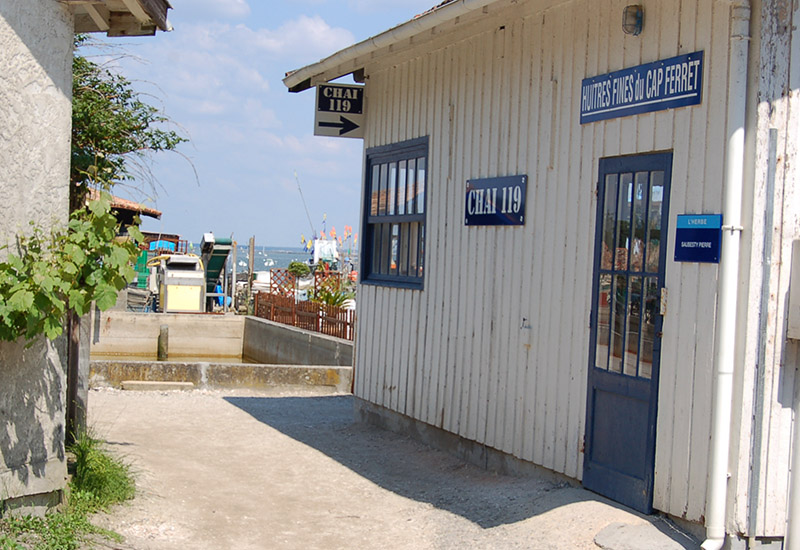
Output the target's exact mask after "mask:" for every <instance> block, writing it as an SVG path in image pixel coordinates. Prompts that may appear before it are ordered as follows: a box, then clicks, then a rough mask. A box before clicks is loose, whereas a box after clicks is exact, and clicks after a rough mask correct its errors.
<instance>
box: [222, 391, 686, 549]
mask: <svg viewBox="0 0 800 550" xmlns="http://www.w3.org/2000/svg"><path fill="white" fill-rule="evenodd" d="M225 400H226V401H227V402H228V403H230V404H232V405H234V406H236V407H238V408H239V409H241V410H243V411H245V412H246V413H248V414H250V415H251V416H253V417H254V418H255V419H256V420H258V421H260V422H263V423H264V424H267V425H268V426H270V427H272V428H274V429H276V430H278V431H280V432H282V433H283V434H285V435H287V436H289V437H291V438H293V439H295V440H297V441H300V442H302V443H304V444H306V445H308V446H310V447H312V448H314V449H316V450H318V451H320V452H322V453H324V454H325V455H327V456H329V457H330V458H332V459H334V460H336V461H337V462H339V463H340V464H342V465H344V466H345V467H347V468H349V469H350V470H352V471H354V472H356V473H357V474H359V475H360V476H363V477H365V478H367V479H369V480H370V481H372V482H373V483H375V484H377V485H379V486H380V487H382V488H384V489H386V490H389V491H392V492H393V493H395V494H398V495H401V496H404V497H407V498H410V499H414V500H416V501H419V502H427V503H429V504H431V505H432V506H434V507H436V508H439V509H442V510H446V511H448V512H451V513H453V514H457V515H459V516H461V517H463V518H465V519H467V520H469V521H471V522H473V523H475V524H477V525H480V526H481V527H482V528H484V529H489V528H492V527H497V526H500V525H505V524H513V523H517V522H520V521H523V520H526V519H528V518H531V517H534V516H536V515H540V514H545V513H547V512H548V511H550V510H553V509H555V508H559V507H562V506H569V505H572V504H576V503H580V502H586V501H599V502H603V503H606V504H608V505H610V506H614V507H617V508H621V509H625V508H624V507H621V506H619V505H617V504H614V503H611V502H609V501H607V500H605V499H603V498H602V497H599V496H597V495H595V494H593V493H590V492H588V491H585V490H583V489H579V488H575V487H570V486H569V485H567V484H558V485H557V484H554V483H552V482H550V481H546V480H543V479H537V478H533V477H511V476H502V475H495V474H492V473H489V472H486V471H484V470H481V469H479V468H477V467H474V466H471V465H468V464H465V463H463V462H461V461H459V460H458V459H456V458H454V457H451V456H450V455H447V454H446V453H444V452H441V451H438V450H435V449H431V448H430V447H427V446H425V445H422V444H420V443H418V442H416V441H413V440H411V439H410V438H408V437H404V436H401V435H398V434H394V433H392V432H388V431H385V430H381V429H378V428H375V427H372V426H366V425H362V424H356V423H354V422H353V398H352V397H351V396H329V397H276V398H269V397H226V398H225ZM626 510H627V509H626ZM655 523H656V527H657V528H659V530H661V531H662V532H664V533H666V534H667V535H668V536H670V538H673V540H675V541H676V542H679V543H680V544H683V543H684V542H686V540H685V539H684V536H683V534H682V533H678V532H677V531H674V532H670V531H672V528H671V526H670V525H669V524H667V523H666V522H665V521H663V520H658V521H656V522H655ZM659 524H664V525H659ZM685 548H687V549H689V548H696V546H695V545H694V544H689V545H687V546H685Z"/></svg>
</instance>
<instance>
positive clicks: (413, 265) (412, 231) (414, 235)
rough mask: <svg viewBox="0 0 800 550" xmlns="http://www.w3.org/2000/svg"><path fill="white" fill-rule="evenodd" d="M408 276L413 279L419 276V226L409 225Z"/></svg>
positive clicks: (416, 224) (415, 224)
mask: <svg viewBox="0 0 800 550" xmlns="http://www.w3.org/2000/svg"><path fill="white" fill-rule="evenodd" d="M408 225H409V228H408V263H409V267H408V274H409V275H410V276H411V277H416V276H417V262H418V258H417V256H418V255H419V224H418V223H410V224H408Z"/></svg>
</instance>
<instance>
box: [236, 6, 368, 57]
mask: <svg viewBox="0 0 800 550" xmlns="http://www.w3.org/2000/svg"><path fill="white" fill-rule="evenodd" d="M231 34H233V35H234V37H233V38H234V41H235V42H237V43H240V44H241V45H243V46H245V47H251V48H255V49H258V50H261V51H263V52H267V53H269V54H272V55H273V56H276V57H277V56H280V57H281V58H282V59H284V60H287V59H296V60H304V61H308V60H309V59H313V60H316V59H318V58H319V57H322V56H326V55H328V54H331V53H333V52H335V51H336V50H340V49H342V48H344V47H346V46H349V45H351V44H353V42H354V41H355V38H354V36H353V33H351V32H350V31H348V30H346V29H342V28H334V27H331V26H330V25H329V24H328V23H327V22H325V20H324V19H322V18H321V17H319V16H318V15H316V16H313V17H309V16H307V15H301V16H300V17H298V18H297V19H293V20H290V21H287V22H286V23H284V24H283V25H281V26H280V27H279V28H278V29H276V30H271V29H258V30H252V29H250V28H248V27H246V26H244V25H237V26H236V27H235V29H232V31H231Z"/></svg>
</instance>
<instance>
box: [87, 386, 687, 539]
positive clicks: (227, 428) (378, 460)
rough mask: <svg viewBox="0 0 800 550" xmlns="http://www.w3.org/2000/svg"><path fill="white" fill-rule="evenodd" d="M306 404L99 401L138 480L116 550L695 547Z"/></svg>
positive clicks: (115, 396) (572, 497)
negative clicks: (190, 549)
mask: <svg viewBox="0 0 800 550" xmlns="http://www.w3.org/2000/svg"><path fill="white" fill-rule="evenodd" d="M352 407H353V405H352V397H351V396H349V395H322V394H320V393H315V394H312V393H309V392H308V391H290V390H280V391H278V390H276V391H274V392H271V393H264V392H260V393H253V392H246V391H228V392H221V391H191V392H136V391H119V390H109V389H104V390H93V391H92V392H91V394H90V396H89V422H90V425H92V426H93V427H94V429H95V431H96V432H97V435H98V436H100V437H102V438H105V439H106V440H107V441H108V443H109V445H110V448H111V449H112V451H113V452H115V453H118V454H120V455H122V456H123V457H125V458H126V459H127V460H128V461H129V462H130V463H131V464H132V465H133V468H134V471H135V472H136V476H137V486H138V496H137V497H136V499H135V500H134V501H133V502H132V503H131V504H128V505H123V506H121V507H119V508H117V509H115V510H114V511H112V512H111V513H110V514H106V515H100V516H98V518H97V520H96V522H97V523H98V524H100V525H101V526H104V527H107V528H110V529H113V530H115V531H117V532H118V533H120V534H121V535H123V536H124V537H125V542H124V543H123V544H116V543H108V545H107V547H109V548H119V549H126V550H129V549H136V550H167V549H181V550H183V549H187V548H192V549H196V550H205V549H208V550H211V549H214V550H220V549H236V550H245V549H295V548H297V549H304V550H305V549H325V550H329V549H339V548H378V549H381V550H393V549H406V548H413V549H471V548H476V549H478V548H480V549H515V548H531V549H542V550H590V549H591V550H596V549H597V548H601V547H602V548H606V549H608V550H639V549H642V550H643V549H647V550H661V549H663V550H673V549H674V550H680V549H690V548H697V542H696V541H694V540H693V539H690V538H688V537H687V536H686V535H684V534H683V533H681V532H679V531H678V530H676V529H675V528H674V527H673V526H672V524H671V523H669V522H667V521H665V520H664V519H659V518H646V517H643V516H641V515H639V514H636V513H634V512H632V511H630V510H628V509H626V508H624V507H621V506H619V505H615V504H613V503H611V502H609V501H607V500H605V499H603V498H601V497H598V496H597V495H594V494H592V493H590V492H588V491H585V490H583V489H579V488H574V487H570V486H568V485H566V484H554V483H553V482H551V481H547V480H544V479H537V478H531V477H527V478H516V477H507V476H499V475H495V474H492V473H489V472H486V471H483V470H480V469H478V468H475V467H472V466H470V465H466V464H464V463H462V462H460V461H458V460H456V459H455V458H453V457H451V456H449V455H447V454H445V453H442V452H440V451H437V450H434V449H431V448H428V447H426V446H424V445H421V444H419V443H417V442H415V441H413V440H411V439H409V438H406V437H403V436H399V435H396V434H393V433H390V432H386V431H382V430H379V429H376V428H373V427H369V426H364V425H359V424H353V422H352V418H353V414H352Z"/></svg>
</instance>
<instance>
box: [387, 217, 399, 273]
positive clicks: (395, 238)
mask: <svg viewBox="0 0 800 550" xmlns="http://www.w3.org/2000/svg"><path fill="white" fill-rule="evenodd" d="M399 245H400V225H399V224H396V223H393V224H392V244H391V252H392V256H391V260H390V263H389V273H390V274H391V275H397V264H398V263H399V262H400V257H399V252H400V250H399Z"/></svg>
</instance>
